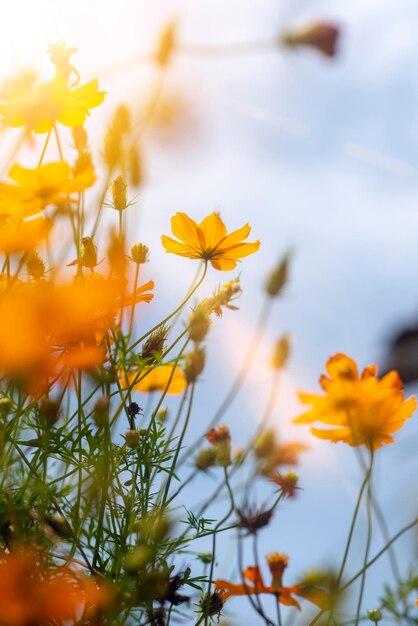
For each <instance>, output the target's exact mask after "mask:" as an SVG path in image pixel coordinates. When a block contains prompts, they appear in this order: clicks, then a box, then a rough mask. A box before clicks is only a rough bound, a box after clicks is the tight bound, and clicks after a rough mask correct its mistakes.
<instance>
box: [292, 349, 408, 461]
mask: <svg viewBox="0 0 418 626" xmlns="http://www.w3.org/2000/svg"><path fill="white" fill-rule="evenodd" d="M326 371H327V373H328V376H321V379H320V384H321V387H322V389H323V390H324V392H325V395H316V394H306V393H301V394H299V397H300V400H301V401H302V402H303V403H304V404H310V405H312V408H311V409H310V410H309V411H307V412H306V413H304V414H303V415H301V416H300V417H298V418H296V419H295V420H294V421H295V422H296V423H299V424H309V423H312V422H320V423H322V424H325V425H327V426H334V428H328V429H324V430H322V429H317V428H312V429H311V432H312V434H313V435H315V436H316V437H319V438H320V439H328V440H329V441H332V442H334V443H335V442H337V441H343V442H344V443H348V444H349V445H350V446H359V445H362V444H364V445H366V446H367V447H368V448H370V449H372V450H377V449H378V448H381V447H382V445H383V444H385V443H393V441H394V439H393V437H392V436H391V435H392V433H394V432H396V431H398V430H399V429H400V428H402V426H403V424H404V422H405V420H406V419H408V418H410V417H411V415H412V413H413V412H414V410H415V408H416V406H417V403H416V400H415V398H414V397H410V398H409V399H408V400H405V399H404V394H403V391H402V383H401V380H400V379H399V375H398V373H397V372H395V371H391V372H389V373H388V374H386V375H385V376H383V378H381V379H379V378H377V367H376V366H375V365H369V366H367V367H366V368H365V369H364V370H363V373H362V375H361V376H359V373H358V370H357V365H356V363H355V361H353V359H351V358H350V357H348V356H346V355H345V354H336V355H334V356H333V357H331V358H330V359H329V360H328V362H327V364H326Z"/></svg>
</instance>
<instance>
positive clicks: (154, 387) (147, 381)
mask: <svg viewBox="0 0 418 626" xmlns="http://www.w3.org/2000/svg"><path fill="white" fill-rule="evenodd" d="M140 376H141V380H140V381H139V382H137V383H136V384H135V385H134V387H133V391H141V392H142V393H149V392H150V391H164V390H165V389H166V387H167V385H168V381H169V380H170V377H171V380H170V384H169V386H168V389H167V393H168V394H170V395H177V394H179V393H181V392H182V391H184V389H185V388H186V385H187V381H186V377H185V375H184V374H183V372H182V370H181V369H180V368H179V367H177V366H175V367H174V373H173V365H160V366H159V367H154V368H152V367H145V368H144V369H143V370H142V372H141V375H140ZM137 377H138V375H137V374H130V375H129V376H128V382H129V384H131V383H132V382H133V381H134V380H135V378H137ZM122 384H125V381H124V378H123V376H122Z"/></svg>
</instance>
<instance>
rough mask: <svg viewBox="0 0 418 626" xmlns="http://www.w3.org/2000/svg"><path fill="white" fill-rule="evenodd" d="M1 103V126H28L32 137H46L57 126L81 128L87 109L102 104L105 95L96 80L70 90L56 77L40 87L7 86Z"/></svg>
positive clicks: (17, 84)
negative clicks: (58, 124) (43, 135)
mask: <svg viewBox="0 0 418 626" xmlns="http://www.w3.org/2000/svg"><path fill="white" fill-rule="evenodd" d="M2 96H3V97H2V101H0V122H2V124H3V125H4V126H13V127H20V126H27V128H28V129H29V130H33V131H35V133H46V132H49V131H50V130H52V128H54V126H55V124H56V123H57V122H60V123H61V124H64V126H71V127H75V126H82V124H84V122H85V121H86V118H87V116H88V115H89V111H90V109H93V108H94V107H97V106H98V105H99V104H101V103H102V102H103V99H104V96H105V92H104V91H99V86H98V82H97V80H92V81H90V82H89V83H87V84H85V85H82V86H81V87H77V88H75V89H70V88H69V87H68V85H67V84H66V82H65V81H64V80H63V79H62V78H61V77H60V76H57V77H56V78H55V79H54V80H51V81H49V82H47V83H42V84H39V85H34V83H33V81H32V82H29V81H27V82H26V83H23V84H22V83H16V84H14V83H10V84H9V86H8V88H6V90H5V91H4V92H3V94H2Z"/></svg>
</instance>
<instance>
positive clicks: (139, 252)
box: [131, 243, 149, 265]
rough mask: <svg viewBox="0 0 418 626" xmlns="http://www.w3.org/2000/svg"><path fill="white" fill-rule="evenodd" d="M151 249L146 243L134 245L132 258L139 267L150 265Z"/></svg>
mask: <svg viewBox="0 0 418 626" xmlns="http://www.w3.org/2000/svg"><path fill="white" fill-rule="evenodd" d="M148 255H149V248H148V246H146V245H145V244H144V243H134V245H133V246H132V248H131V257H132V260H133V261H134V263H137V265H143V264H144V263H148V261H149V259H148Z"/></svg>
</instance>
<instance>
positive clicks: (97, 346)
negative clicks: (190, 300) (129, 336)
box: [0, 274, 152, 393]
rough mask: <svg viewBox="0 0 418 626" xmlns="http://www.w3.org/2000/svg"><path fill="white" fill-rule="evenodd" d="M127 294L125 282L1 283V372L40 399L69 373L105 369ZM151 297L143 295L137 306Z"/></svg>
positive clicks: (93, 279)
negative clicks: (41, 393) (110, 333)
mask: <svg viewBox="0 0 418 626" xmlns="http://www.w3.org/2000/svg"><path fill="white" fill-rule="evenodd" d="M147 287H150V285H149V284H148V285H147ZM144 288H145V286H143V287H142V288H140V290H141V289H144ZM125 290H126V284H125V281H123V280H117V279H113V278H109V279H106V278H104V277H102V276H100V275H98V274H92V275H88V276H85V277H84V276H81V277H78V278H77V279H76V280H74V281H73V282H71V283H63V284H55V283H54V282H52V281H46V280H41V281H36V282H29V283H25V282H23V281H20V280H17V279H16V280H15V279H14V278H13V277H11V278H7V277H5V276H2V277H0V316H1V320H2V324H0V372H1V373H4V374H6V375H7V376H10V377H12V378H14V377H18V379H19V380H22V381H23V382H25V383H26V384H27V386H29V387H30V390H31V392H32V393H37V392H39V391H42V388H43V387H44V386H45V385H47V382H48V379H49V378H51V377H55V376H57V374H59V373H64V372H65V371H66V370H68V369H74V368H77V369H90V368H92V367H93V366H94V365H101V364H102V363H103V362H104V361H105V360H106V341H105V340H104V338H105V337H106V335H107V333H108V331H109V330H110V329H112V328H113V327H114V325H115V323H116V322H115V317H116V315H117V313H118V312H119V310H120V308H121V306H122V303H123V302H124V300H123V298H124V291H125ZM150 296H152V294H149V293H140V294H137V296H136V301H140V300H141V299H142V300H144V301H149V297H150ZM129 302H130V303H132V296H131V299H130V301H129ZM11 328H12V329H13V332H11V331H10V329H11ZM36 390H37V391H36Z"/></svg>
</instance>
